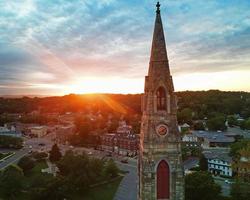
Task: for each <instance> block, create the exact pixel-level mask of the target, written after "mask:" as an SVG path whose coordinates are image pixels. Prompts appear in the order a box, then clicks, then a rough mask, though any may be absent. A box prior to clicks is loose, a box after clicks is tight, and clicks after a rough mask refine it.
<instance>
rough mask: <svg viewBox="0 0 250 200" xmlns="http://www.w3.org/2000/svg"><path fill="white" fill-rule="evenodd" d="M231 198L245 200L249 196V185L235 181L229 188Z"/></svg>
mask: <svg viewBox="0 0 250 200" xmlns="http://www.w3.org/2000/svg"><path fill="white" fill-rule="evenodd" d="M231 196H232V199H233V200H246V199H249V196H250V183H247V182H243V181H241V180H237V181H236V182H235V183H233V185H232V188H231Z"/></svg>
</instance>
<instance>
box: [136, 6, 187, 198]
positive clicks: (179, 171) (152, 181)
mask: <svg viewBox="0 0 250 200" xmlns="http://www.w3.org/2000/svg"><path fill="white" fill-rule="evenodd" d="M176 102H177V99H176V96H175V94H174V87H173V81H172V77H171V75H170V70H169V64H168V58H167V51H166V45H165V38H164V31H163V26H162V21H161V15H160V5H159V3H158V4H157V11H156V20H155V27H154V35H153V42H152V48H151V57H150V63H149V71H148V76H146V77H145V88H144V96H143V103H142V111H143V116H142V123H141V133H140V134H141V139H140V156H139V162H138V174H139V185H138V187H139V190H138V191H139V193H138V199H139V200H156V199H158V200H183V199H184V172H183V166H182V160H181V138H180V134H179V131H178V125H177V117H176V111H177V104H176ZM163 161H164V163H165V164H164V165H163V167H162V168H161V166H159V163H162V162H163Z"/></svg>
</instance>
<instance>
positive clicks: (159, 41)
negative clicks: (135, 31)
mask: <svg viewBox="0 0 250 200" xmlns="http://www.w3.org/2000/svg"><path fill="white" fill-rule="evenodd" d="M156 8H157V9H156V18H155V27H154V35H153V41H152V47H151V57H150V62H153V61H167V60H168V58H167V51H166V44H165V37H164V31H163V26H162V21H161V13H160V3H159V1H158V2H157V4H156Z"/></svg>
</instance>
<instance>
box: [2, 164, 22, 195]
mask: <svg viewBox="0 0 250 200" xmlns="http://www.w3.org/2000/svg"><path fill="white" fill-rule="evenodd" d="M23 177H24V176H23V171H22V169H21V168H20V167H18V166H16V165H10V166H8V167H7V168H6V169H4V171H3V172H2V174H1V176H0V190H1V191H2V194H3V195H4V197H5V198H7V199H16V197H17V195H18V194H19V193H20V191H21V190H22V179H23Z"/></svg>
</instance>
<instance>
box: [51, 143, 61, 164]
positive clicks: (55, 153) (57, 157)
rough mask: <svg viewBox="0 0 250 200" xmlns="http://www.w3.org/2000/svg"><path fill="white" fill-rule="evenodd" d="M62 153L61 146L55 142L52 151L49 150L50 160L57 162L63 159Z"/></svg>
mask: <svg viewBox="0 0 250 200" xmlns="http://www.w3.org/2000/svg"><path fill="white" fill-rule="evenodd" d="M61 157H62V154H61V152H60V149H59V147H58V146H57V144H54V145H53V146H52V148H51V151H50V152H49V160H50V161H51V162H57V161H59V160H60V159H61Z"/></svg>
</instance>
